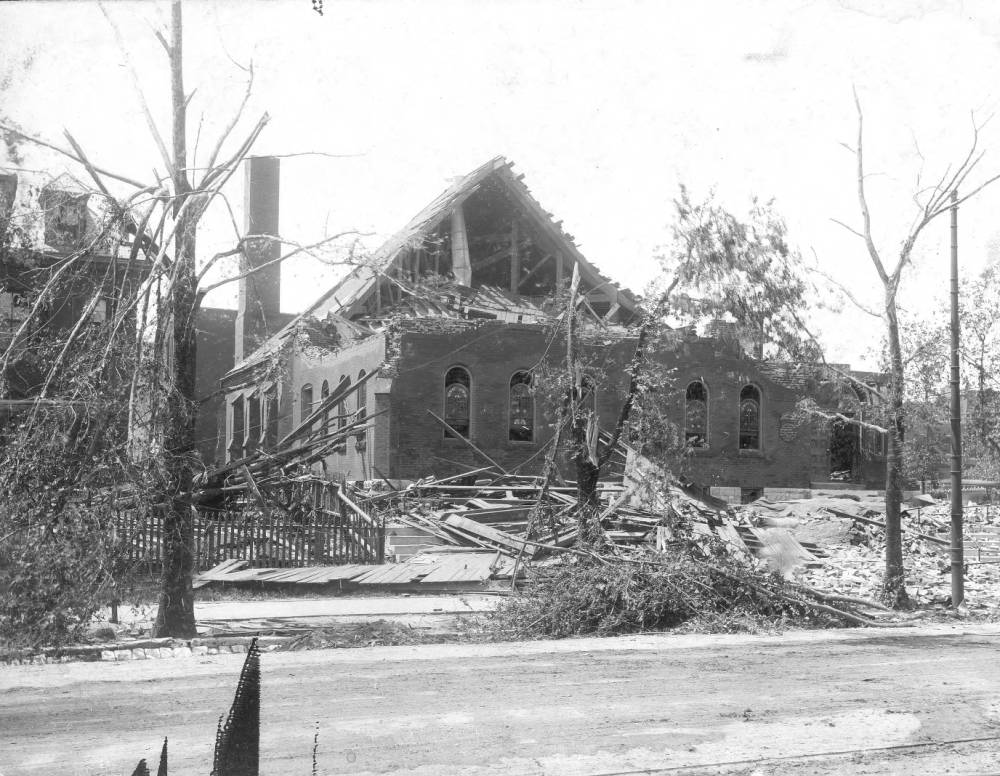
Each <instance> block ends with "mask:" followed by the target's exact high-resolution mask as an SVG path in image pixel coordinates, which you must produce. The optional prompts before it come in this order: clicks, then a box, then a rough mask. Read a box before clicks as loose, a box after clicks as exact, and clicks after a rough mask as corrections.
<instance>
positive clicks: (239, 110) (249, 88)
mask: <svg viewBox="0 0 1000 776" xmlns="http://www.w3.org/2000/svg"><path fill="white" fill-rule="evenodd" d="M248 72H249V76H248V77H247V86H246V91H244V92H243V99H242V101H241V102H240V106H239V108H237V109H236V114H235V115H234V116H233V118H232V120H230V122H229V124H227V125H226V128H225V129H223V130H222V134H221V135H219V140H218V142H217V143H216V144H215V148H213V149H212V153H211V154H209V156H208V162H207V164H206V165H205V166H206V168H207V169H208V172H206V173H205V179H207V178H208V176H209V175H211V174H212V168H213V167H214V166H215V160H216V159H217V158H218V156H219V152H220V151H221V150H222V146H223V144H224V143H225V142H226V139H227V138H228V137H229V135H230V133H231V132H232V131H233V129H234V128H235V127H236V124H237V123H239V120H240V118H241V117H242V116H243V110H244V108H246V106H247V101H248V100H249V99H250V93H251V92H252V91H253V77H254V72H253V60H251V61H250V66H249V68H248ZM205 179H203V180H202V186H204V185H205Z"/></svg>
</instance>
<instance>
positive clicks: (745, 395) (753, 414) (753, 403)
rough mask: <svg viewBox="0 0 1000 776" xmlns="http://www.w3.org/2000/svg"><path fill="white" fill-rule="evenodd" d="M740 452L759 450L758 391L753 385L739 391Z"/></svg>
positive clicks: (745, 386)
mask: <svg viewBox="0 0 1000 776" xmlns="http://www.w3.org/2000/svg"><path fill="white" fill-rule="evenodd" d="M740 450H760V391H759V390H758V389H757V388H756V387H755V386H753V385H744V386H743V390H741V391H740Z"/></svg>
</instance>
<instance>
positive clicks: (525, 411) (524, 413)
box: [507, 372, 535, 442]
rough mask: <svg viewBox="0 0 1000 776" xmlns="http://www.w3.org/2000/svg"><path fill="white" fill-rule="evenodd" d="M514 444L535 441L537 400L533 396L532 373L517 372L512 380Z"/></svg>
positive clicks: (511, 404) (511, 436)
mask: <svg viewBox="0 0 1000 776" xmlns="http://www.w3.org/2000/svg"><path fill="white" fill-rule="evenodd" d="M507 438H508V439H510V441H512V442H534V441H535V399H534V397H533V396H532V395H531V373H530V372H517V373H516V374H515V375H514V376H513V377H512V378H510V427H509V429H508V437H507Z"/></svg>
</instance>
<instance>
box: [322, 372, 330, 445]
mask: <svg viewBox="0 0 1000 776" xmlns="http://www.w3.org/2000/svg"><path fill="white" fill-rule="evenodd" d="M329 396H330V383H329V382H328V381H326V380H324V381H323V385H322V387H321V388H320V389H319V401H320V404H325V403H326V400H327V398H328V397H329ZM329 425H330V410H329V409H326V410H325V411H324V412H323V432H324V433H325V432H326V431H327V427H328V426H329Z"/></svg>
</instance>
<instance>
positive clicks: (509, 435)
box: [507, 369, 538, 445]
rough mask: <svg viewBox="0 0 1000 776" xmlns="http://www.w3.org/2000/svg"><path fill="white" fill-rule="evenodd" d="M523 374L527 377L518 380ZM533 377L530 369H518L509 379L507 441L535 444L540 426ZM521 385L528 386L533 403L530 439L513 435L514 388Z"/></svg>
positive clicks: (530, 399)
mask: <svg viewBox="0 0 1000 776" xmlns="http://www.w3.org/2000/svg"><path fill="white" fill-rule="evenodd" d="M521 375H524V376H525V377H526V378H527V379H524V380H519V381H517V382H515V380H517V378H518V377H519V376H521ZM532 377H533V375H532V374H531V370H530V369H518V370H517V371H515V372H514V373H513V374H512V375H511V376H510V379H509V380H508V381H507V441H508V442H509V443H512V444H521V445H524V444H534V443H535V441H536V439H535V429H536V428H537V426H538V418H537V414H536V402H535V392H534V387H533V385H532ZM519 385H524V386H527V401H529V402H530V404H531V418H530V425H529V426H528V431H529V432H530V433H529V438H528V439H517V438H515V437H513V436H512V434H513V433H514V388H515V387H516V386H519Z"/></svg>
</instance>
